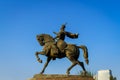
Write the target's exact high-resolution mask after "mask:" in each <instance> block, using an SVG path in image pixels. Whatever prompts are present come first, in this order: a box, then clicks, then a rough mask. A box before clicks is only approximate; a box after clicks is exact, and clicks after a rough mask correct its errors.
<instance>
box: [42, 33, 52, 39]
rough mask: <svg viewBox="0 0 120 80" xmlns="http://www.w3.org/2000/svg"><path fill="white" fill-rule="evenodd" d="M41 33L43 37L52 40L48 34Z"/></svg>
mask: <svg viewBox="0 0 120 80" xmlns="http://www.w3.org/2000/svg"><path fill="white" fill-rule="evenodd" d="M41 35H43V36H44V37H46V38H47V39H49V40H54V39H53V37H52V36H51V35H49V34H41Z"/></svg>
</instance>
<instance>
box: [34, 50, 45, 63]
mask: <svg viewBox="0 0 120 80" xmlns="http://www.w3.org/2000/svg"><path fill="white" fill-rule="evenodd" d="M39 54H41V55H44V54H45V52H44V51H41V52H36V53H35V55H36V58H37V61H38V62H40V63H42V60H40V58H39V56H38V55H39Z"/></svg>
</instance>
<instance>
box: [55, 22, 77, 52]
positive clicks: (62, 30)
mask: <svg viewBox="0 0 120 80" xmlns="http://www.w3.org/2000/svg"><path fill="white" fill-rule="evenodd" d="M65 27H66V26H65V24H63V25H62V26H61V28H60V32H58V33H56V32H54V33H55V34H56V35H57V36H56V37H55V38H54V39H57V47H58V48H59V49H60V51H61V52H62V53H64V48H65V47H66V46H67V44H66V42H65V41H64V39H65V36H67V37H69V38H72V39H75V38H78V34H73V33H70V32H67V31H65Z"/></svg>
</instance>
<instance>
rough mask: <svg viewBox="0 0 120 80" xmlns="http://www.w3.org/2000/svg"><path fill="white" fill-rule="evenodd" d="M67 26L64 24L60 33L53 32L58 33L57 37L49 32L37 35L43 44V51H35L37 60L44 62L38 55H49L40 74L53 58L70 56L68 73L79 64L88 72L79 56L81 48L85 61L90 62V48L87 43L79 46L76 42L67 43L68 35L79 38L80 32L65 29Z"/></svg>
mask: <svg viewBox="0 0 120 80" xmlns="http://www.w3.org/2000/svg"><path fill="white" fill-rule="evenodd" d="M65 27H66V25H65V24H63V25H62V26H61V28H60V31H59V32H58V33H56V32H53V33H54V34H56V37H54V38H53V37H52V36H50V35H49V34H40V35H37V36H36V38H37V41H38V42H39V44H40V45H41V46H43V50H42V51H40V52H36V53H35V55H36V58H37V60H38V61H39V62H40V63H42V60H41V59H40V58H39V56H38V55H39V54H40V55H45V56H46V57H47V61H46V63H45V64H44V67H43V69H42V71H41V72H40V74H43V73H44V71H45V69H46V67H47V65H48V63H49V62H50V61H51V60H56V58H59V59H62V58H65V57H66V58H68V59H69V60H70V61H71V62H72V65H71V66H70V67H69V68H68V69H67V72H66V74H67V75H69V74H70V70H71V69H72V68H73V67H74V66H75V65H77V64H78V65H80V66H81V67H82V69H83V73H85V74H86V69H85V67H84V63H83V62H80V61H79V60H78V58H79V55H80V50H79V49H82V50H83V56H84V59H85V62H86V64H89V60H88V49H87V47H86V46H85V45H80V46H77V45H75V44H68V43H66V42H65V41H64V39H65V37H66V36H67V37H69V38H72V39H76V38H78V34H73V33H71V32H67V31H65Z"/></svg>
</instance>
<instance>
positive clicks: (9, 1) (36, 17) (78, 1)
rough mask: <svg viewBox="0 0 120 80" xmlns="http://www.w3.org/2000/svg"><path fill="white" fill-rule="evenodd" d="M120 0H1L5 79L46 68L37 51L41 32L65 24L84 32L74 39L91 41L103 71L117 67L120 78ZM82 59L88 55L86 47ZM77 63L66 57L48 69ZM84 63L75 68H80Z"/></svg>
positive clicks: (1, 75)
mask: <svg viewBox="0 0 120 80" xmlns="http://www.w3.org/2000/svg"><path fill="white" fill-rule="evenodd" d="M119 4H120V1H119V0H0V80H26V79H27V78H30V77H32V76H33V75H34V74H37V73H39V72H40V70H41V69H42V68H43V65H44V64H43V63H45V60H46V57H45V56H41V55H40V57H41V59H42V60H43V63H42V64H40V63H38V62H37V61H36V57H35V52H36V51H41V50H42V47H41V46H40V45H39V44H38V42H37V40H36V35H37V34H41V33H47V34H51V35H52V36H55V35H54V34H53V31H56V32H57V31H59V28H60V26H61V24H63V23H66V22H67V23H68V24H67V26H66V27H67V28H66V30H67V31H70V32H74V33H79V34H80V35H79V38H78V39H75V40H72V39H69V38H66V41H67V42H69V43H75V44H77V45H83V44H84V45H86V46H87V47H88V50H89V60H90V64H89V65H88V66H87V65H86V64H85V67H86V69H87V70H89V71H92V72H94V73H97V71H98V70H101V69H111V70H112V72H113V75H114V76H116V77H117V78H118V80H120V77H119V76H120V63H119V61H120V5H119ZM79 60H80V61H84V60H83V53H82V51H81V56H80V57H79ZM70 65H71V63H70V61H69V60H67V59H66V58H64V59H62V60H60V59H57V60H56V61H51V62H50V64H49V66H48V67H47V69H46V71H45V73H46V74H65V73H66V70H67V68H68V67H69V66H70ZM81 70H82V69H81V68H80V67H79V66H76V67H74V68H73V69H72V70H71V74H77V72H78V71H81Z"/></svg>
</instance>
